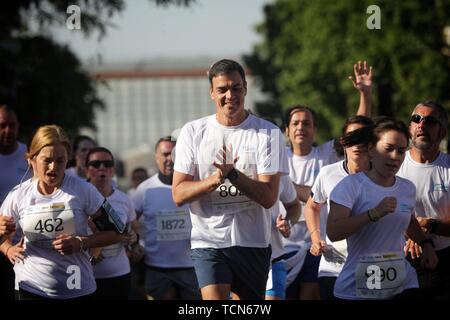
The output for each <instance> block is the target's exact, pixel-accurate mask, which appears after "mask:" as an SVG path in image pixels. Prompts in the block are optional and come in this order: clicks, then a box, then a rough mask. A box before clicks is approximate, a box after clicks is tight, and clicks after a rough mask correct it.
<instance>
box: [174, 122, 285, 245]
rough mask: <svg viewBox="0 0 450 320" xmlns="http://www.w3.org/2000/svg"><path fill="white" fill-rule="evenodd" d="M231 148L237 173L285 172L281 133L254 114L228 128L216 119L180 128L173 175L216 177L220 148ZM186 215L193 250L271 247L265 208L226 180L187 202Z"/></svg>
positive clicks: (251, 176)
mask: <svg viewBox="0 0 450 320" xmlns="http://www.w3.org/2000/svg"><path fill="white" fill-rule="evenodd" d="M230 144H231V145H232V147H233V157H236V156H239V160H238V161H237V163H236V165H235V166H236V168H237V169H238V170H239V171H240V172H242V173H243V174H246V175H247V176H249V177H250V178H252V179H255V180H256V179H257V176H258V175H260V174H264V175H273V174H277V173H279V172H281V173H285V174H287V173H288V164H287V158H286V152H285V147H284V145H285V142H284V138H283V135H282V133H281V131H280V130H279V129H278V128H277V127H276V126H274V125H273V124H271V123H270V122H268V121H265V120H263V119H260V118H257V117H255V116H253V115H249V116H248V117H247V118H246V119H245V120H244V121H243V122H242V123H241V124H239V125H238V126H233V127H226V126H223V125H221V124H219V123H218V122H217V120H216V115H212V116H208V117H205V118H201V119H198V120H195V121H192V122H189V123H187V124H186V125H184V126H183V128H182V129H181V132H180V135H179V137H178V140H177V146H176V153H175V170H176V171H178V172H180V173H184V174H189V175H191V176H193V177H194V180H203V179H205V178H207V177H209V176H211V175H213V174H214V173H215V171H216V167H215V166H214V165H213V163H214V162H215V161H216V160H215V159H216V155H217V154H218V152H219V151H221V150H222V145H226V146H229V145H230ZM189 210H190V214H191V221H192V236H191V246H192V248H227V247H231V246H243V247H256V248H265V247H267V246H269V244H270V233H271V232H270V230H271V226H270V225H271V211H270V209H264V208H263V207H262V206H261V205H259V204H258V203H256V202H255V201H253V200H251V199H249V198H248V197H246V196H245V195H243V194H241V193H240V192H239V191H238V190H237V189H236V187H234V186H233V185H232V184H231V183H230V182H229V181H228V180H226V181H225V182H224V184H222V185H220V186H219V187H218V188H217V189H216V190H215V191H214V192H211V193H208V194H205V195H203V196H202V197H201V198H199V199H197V200H195V201H192V202H191V203H190V204H189Z"/></svg>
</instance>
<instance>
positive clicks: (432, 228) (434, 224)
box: [429, 219, 441, 233]
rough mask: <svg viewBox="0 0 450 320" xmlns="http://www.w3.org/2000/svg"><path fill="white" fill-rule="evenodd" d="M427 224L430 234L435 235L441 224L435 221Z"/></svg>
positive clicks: (432, 220)
mask: <svg viewBox="0 0 450 320" xmlns="http://www.w3.org/2000/svg"><path fill="white" fill-rule="evenodd" d="M429 223H430V233H436V231H437V228H438V226H439V224H440V223H441V222H440V221H439V220H437V219H430V220H429Z"/></svg>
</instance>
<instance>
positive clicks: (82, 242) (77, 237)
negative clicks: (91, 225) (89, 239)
mask: <svg viewBox="0 0 450 320" xmlns="http://www.w3.org/2000/svg"><path fill="white" fill-rule="evenodd" d="M75 238H76V239H78V240H80V252H83V251H84V241H83V238H81V237H80V236H76V237H75Z"/></svg>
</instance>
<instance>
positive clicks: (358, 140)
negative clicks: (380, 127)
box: [334, 115, 373, 156]
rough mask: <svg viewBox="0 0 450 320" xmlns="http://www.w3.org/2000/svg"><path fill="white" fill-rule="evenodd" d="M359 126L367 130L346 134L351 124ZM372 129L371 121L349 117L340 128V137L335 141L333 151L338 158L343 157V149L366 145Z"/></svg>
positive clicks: (363, 117)
mask: <svg viewBox="0 0 450 320" xmlns="http://www.w3.org/2000/svg"><path fill="white" fill-rule="evenodd" d="M355 123H357V124H360V125H362V126H363V127H364V128H366V127H368V128H369V129H366V130H360V129H357V130H355V131H357V132H355V133H354V132H350V133H346V131H347V128H348V127H349V126H350V125H352V124H355ZM372 127H373V120H372V119H370V118H369V117H366V116H360V115H357V116H351V117H349V118H347V120H346V121H345V123H344V125H343V126H342V135H341V137H340V138H339V139H336V140H335V143H334V149H335V150H336V153H337V154H338V155H340V156H343V155H344V148H348V147H351V146H354V145H356V144H366V142H368V140H367V136H368V132H371V130H372Z"/></svg>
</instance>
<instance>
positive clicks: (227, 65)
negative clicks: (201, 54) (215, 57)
mask: <svg viewBox="0 0 450 320" xmlns="http://www.w3.org/2000/svg"><path fill="white" fill-rule="evenodd" d="M234 71H237V72H239V74H240V76H241V78H242V81H243V82H244V83H245V82H246V81H245V72H244V68H242V66H241V65H240V64H239V63H237V62H236V61H233V60H229V59H222V60H220V61H217V62H216V63H214V64H213V65H212V66H211V68H209V71H208V79H209V84H210V85H211V86H212V80H213V78H215V77H217V76H220V75H222V74H230V73H232V72H234Z"/></svg>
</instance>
